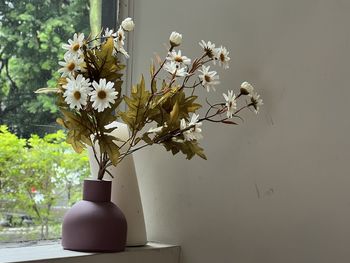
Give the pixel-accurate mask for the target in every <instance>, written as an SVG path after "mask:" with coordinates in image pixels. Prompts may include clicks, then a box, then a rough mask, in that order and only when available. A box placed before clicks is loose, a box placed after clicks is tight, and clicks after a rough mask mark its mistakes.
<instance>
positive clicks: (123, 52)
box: [118, 47, 130, 58]
mask: <svg viewBox="0 0 350 263" xmlns="http://www.w3.org/2000/svg"><path fill="white" fill-rule="evenodd" d="M118 51H119V52H120V53H122V54H123V55H124V57H125V58H129V57H130V56H129V54H128V52H126V50H125V49H124V47H120V48H119V50H118Z"/></svg>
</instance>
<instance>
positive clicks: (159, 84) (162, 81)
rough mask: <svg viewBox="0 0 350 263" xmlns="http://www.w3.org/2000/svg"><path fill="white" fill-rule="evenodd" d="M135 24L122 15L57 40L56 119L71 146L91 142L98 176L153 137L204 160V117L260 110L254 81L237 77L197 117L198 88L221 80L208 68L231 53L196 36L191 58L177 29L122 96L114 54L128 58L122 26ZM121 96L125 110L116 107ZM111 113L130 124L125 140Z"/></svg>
mask: <svg viewBox="0 0 350 263" xmlns="http://www.w3.org/2000/svg"><path fill="white" fill-rule="evenodd" d="M133 29H134V22H133V20H132V19H131V18H127V19H125V20H124V21H123V22H122V23H121V25H120V27H119V29H118V30H117V31H116V32H114V31H113V30H109V29H108V28H107V29H105V31H104V34H102V33H100V34H99V35H98V36H96V37H95V38H88V39H85V38H84V34H74V36H73V39H72V40H71V39H70V40H68V44H64V45H63V48H64V49H66V50H67V52H66V53H65V55H64V61H62V62H59V65H60V66H61V67H62V68H60V69H59V70H58V71H59V72H60V73H61V74H62V76H61V78H60V79H59V81H58V87H57V89H55V92H56V95H57V98H58V106H59V109H60V111H61V112H62V114H63V117H62V118H59V119H57V122H58V123H59V124H60V125H62V126H63V127H65V128H66V129H67V130H68V134H67V142H68V143H70V144H71V145H72V147H73V148H74V150H75V151H76V152H78V153H80V152H82V150H83V149H84V148H86V147H87V146H90V147H92V149H93V152H94V156H95V158H96V161H97V163H98V165H99V172H98V179H100V180H102V179H103V177H104V175H105V174H106V173H107V174H110V173H109V171H108V169H107V168H108V167H109V166H111V165H114V166H116V165H118V163H120V162H121V161H122V160H123V159H124V158H125V157H126V156H127V155H129V154H131V153H133V152H135V151H137V150H140V149H142V148H144V147H146V146H150V145H154V144H160V145H163V146H164V147H165V149H166V150H167V151H171V152H172V154H177V153H179V152H181V153H183V154H185V155H186V157H187V159H191V158H192V157H193V156H195V155H198V156H199V157H201V158H203V159H206V156H205V154H204V152H203V149H202V148H201V147H200V146H199V143H198V141H199V140H200V139H202V137H203V136H202V128H201V127H202V125H203V123H204V122H214V123H222V124H237V123H236V122H235V118H240V117H239V116H238V113H240V112H241V111H242V110H244V109H252V110H253V111H255V112H256V113H258V110H259V106H260V105H262V104H263V103H262V99H261V98H260V96H259V95H258V94H257V93H256V92H255V91H254V88H253V86H252V85H250V84H249V83H248V82H243V83H242V85H241V87H240V89H239V92H238V94H235V93H234V91H233V90H229V91H228V92H227V94H225V93H223V101H221V102H218V103H215V104H210V103H209V101H208V100H206V102H207V104H208V109H207V110H206V113H205V115H204V116H203V117H200V116H199V114H197V111H198V110H199V109H200V108H201V107H202V105H201V104H200V103H199V102H198V96H196V95H195V93H196V90H197V89H198V88H205V89H206V90H207V91H208V92H211V91H215V89H216V86H217V85H219V84H220V81H219V75H218V73H217V72H216V71H214V70H211V67H212V65H214V66H220V67H222V68H223V69H228V68H229V61H230V57H229V56H228V55H229V52H228V51H227V49H226V48H225V47H223V46H220V47H216V46H215V44H214V43H212V42H210V41H208V42H205V41H203V40H202V41H201V42H200V43H199V45H200V47H201V48H202V54H201V56H200V57H198V58H195V59H194V60H192V59H190V58H188V57H187V56H184V55H183V54H182V52H181V50H176V49H177V47H178V46H180V44H181V43H182V35H181V34H179V33H177V32H172V33H171V35H170V38H169V44H170V45H169V48H168V52H167V55H166V57H165V58H164V59H160V58H159V57H158V56H157V57H156V61H155V62H152V64H151V66H150V83H148V84H147V85H146V82H145V79H144V77H143V76H142V77H141V80H140V82H139V83H138V84H137V85H135V86H133V87H132V89H131V95H130V96H127V95H123V96H122V92H121V91H122V83H123V81H122V79H121V78H122V76H123V74H122V73H121V71H122V70H123V69H124V68H125V65H123V64H122V63H121V62H120V60H119V59H118V54H122V55H124V56H125V57H126V58H128V57H129V55H128V53H127V51H126V50H125V49H124V41H125V33H126V32H129V31H132V30H133ZM96 41H99V42H98V44H96ZM162 76H163V77H162ZM46 91H47V90H39V91H38V92H46ZM243 98H245V99H243ZM239 99H241V100H242V101H244V102H243V103H242V105H241V106H238V100H239ZM123 101H124V102H125V104H126V110H121V109H120V107H119V105H120V104H121V103H122V102H123ZM117 119H121V120H122V121H123V122H125V123H126V124H127V125H128V127H129V129H130V136H129V138H128V139H127V140H126V141H121V139H120V138H116V137H114V136H112V135H111V132H112V131H113V130H114V129H115V128H108V127H109V126H108V125H109V124H110V123H112V122H113V121H116V120H117ZM146 127H148V128H146ZM149 127H151V128H149ZM97 147H99V150H97ZM110 176H112V175H111V174H110ZM112 177H113V176H112Z"/></svg>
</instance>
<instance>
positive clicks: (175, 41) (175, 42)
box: [169, 31, 182, 47]
mask: <svg viewBox="0 0 350 263" xmlns="http://www.w3.org/2000/svg"><path fill="white" fill-rule="evenodd" d="M169 42H170V45H171V46H172V47H176V46H179V45H180V44H181V42H182V35H181V34H180V33H177V32H175V31H174V32H172V33H171V34H170V37H169Z"/></svg>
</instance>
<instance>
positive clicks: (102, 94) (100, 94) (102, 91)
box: [97, 90, 107, 100]
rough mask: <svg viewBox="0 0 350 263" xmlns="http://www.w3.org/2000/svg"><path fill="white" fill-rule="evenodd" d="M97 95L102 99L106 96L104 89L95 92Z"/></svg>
mask: <svg viewBox="0 0 350 263" xmlns="http://www.w3.org/2000/svg"><path fill="white" fill-rule="evenodd" d="M97 97H99V98H100V99H101V100H103V99H105V98H106V97H107V93H106V92H105V91H104V90H100V91H99V92H97Z"/></svg>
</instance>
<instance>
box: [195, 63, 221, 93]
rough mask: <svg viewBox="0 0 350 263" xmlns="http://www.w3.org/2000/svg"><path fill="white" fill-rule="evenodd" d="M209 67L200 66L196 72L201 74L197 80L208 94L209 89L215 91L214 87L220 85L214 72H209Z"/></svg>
mask: <svg viewBox="0 0 350 263" xmlns="http://www.w3.org/2000/svg"><path fill="white" fill-rule="evenodd" d="M209 69H210V66H207V67H206V66H204V65H203V66H202V69H201V70H198V71H199V72H201V73H202V74H201V75H199V78H200V80H201V82H202V85H203V86H204V87H205V88H207V91H208V92H209V91H210V89H212V90H214V91H215V85H218V84H220V81H219V75H217V72H216V71H209Z"/></svg>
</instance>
